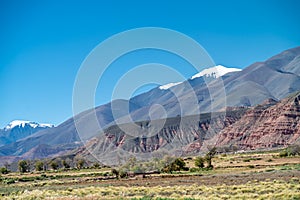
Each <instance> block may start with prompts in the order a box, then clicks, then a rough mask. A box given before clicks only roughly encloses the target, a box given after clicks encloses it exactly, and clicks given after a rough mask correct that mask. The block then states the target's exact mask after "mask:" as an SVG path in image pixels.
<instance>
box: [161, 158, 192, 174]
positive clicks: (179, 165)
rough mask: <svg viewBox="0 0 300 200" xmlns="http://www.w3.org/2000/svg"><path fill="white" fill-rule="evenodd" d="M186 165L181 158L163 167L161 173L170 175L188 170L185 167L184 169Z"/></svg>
mask: <svg viewBox="0 0 300 200" xmlns="http://www.w3.org/2000/svg"><path fill="white" fill-rule="evenodd" d="M185 165H186V163H185V162H184V160H183V159H182V158H176V159H175V160H174V161H173V162H172V163H170V164H169V165H167V166H165V167H164V168H163V169H162V171H163V172H167V173H172V172H173V171H180V170H188V168H187V167H185Z"/></svg>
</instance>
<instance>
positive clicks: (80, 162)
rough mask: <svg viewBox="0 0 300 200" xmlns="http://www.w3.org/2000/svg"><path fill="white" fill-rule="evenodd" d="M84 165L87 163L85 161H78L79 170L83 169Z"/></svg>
mask: <svg viewBox="0 0 300 200" xmlns="http://www.w3.org/2000/svg"><path fill="white" fill-rule="evenodd" d="M84 163H85V161H84V160H83V159H80V160H78V162H77V164H76V166H77V169H82V168H83V166H84Z"/></svg>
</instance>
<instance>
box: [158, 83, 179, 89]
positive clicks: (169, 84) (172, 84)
mask: <svg viewBox="0 0 300 200" xmlns="http://www.w3.org/2000/svg"><path fill="white" fill-rule="evenodd" d="M180 83H182V82H177V83H168V84H166V85H162V86H159V89H161V90H167V89H169V88H171V87H173V86H175V85H178V84H180Z"/></svg>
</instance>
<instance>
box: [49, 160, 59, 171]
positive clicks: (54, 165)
mask: <svg viewBox="0 0 300 200" xmlns="http://www.w3.org/2000/svg"><path fill="white" fill-rule="evenodd" d="M50 166H51V168H52V169H53V170H57V169H58V164H57V162H56V161H52V162H51V163H50Z"/></svg>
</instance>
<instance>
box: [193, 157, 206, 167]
mask: <svg viewBox="0 0 300 200" xmlns="http://www.w3.org/2000/svg"><path fill="white" fill-rule="evenodd" d="M204 162H205V160H204V158H202V157H200V156H199V157H197V158H196V159H195V166H196V167H199V168H203V167H204Z"/></svg>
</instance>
